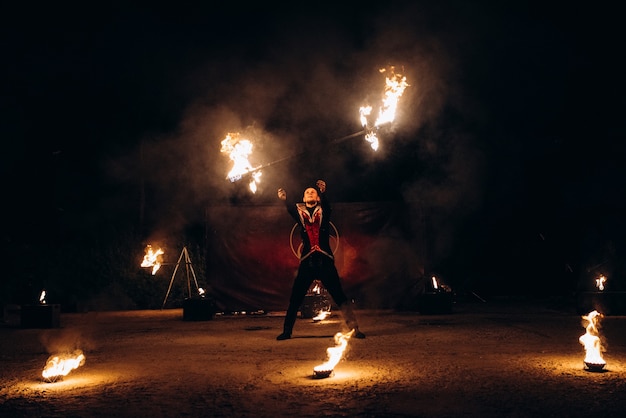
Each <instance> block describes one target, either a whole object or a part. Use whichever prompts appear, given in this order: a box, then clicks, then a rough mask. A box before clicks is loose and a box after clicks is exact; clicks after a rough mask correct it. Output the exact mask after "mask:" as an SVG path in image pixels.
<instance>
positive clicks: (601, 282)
mask: <svg viewBox="0 0 626 418" xmlns="http://www.w3.org/2000/svg"><path fill="white" fill-rule="evenodd" d="M604 283H606V276H605V275H604V274H601V275H600V276H598V278H596V287H597V288H598V290H604Z"/></svg>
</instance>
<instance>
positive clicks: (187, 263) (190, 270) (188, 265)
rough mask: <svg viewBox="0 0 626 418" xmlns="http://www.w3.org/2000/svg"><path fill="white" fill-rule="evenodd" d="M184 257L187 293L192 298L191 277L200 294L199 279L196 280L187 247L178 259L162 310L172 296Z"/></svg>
mask: <svg viewBox="0 0 626 418" xmlns="http://www.w3.org/2000/svg"><path fill="white" fill-rule="evenodd" d="M183 257H185V271H186V273H187V293H188V295H189V297H190V298H191V277H193V282H194V284H195V285H196V290H197V291H198V293H200V287H199V286H198V279H197V278H196V272H195V271H194V270H193V266H192V265H191V258H189V251H187V247H183V250H182V251H181V252H180V257H178V261H177V262H176V267H175V268H174V272H173V273H172V278H171V279H170V285H169V287H168V288H167V293H166V294H165V299H163V306H161V309H163V308H164V307H165V303H166V302H167V298H168V296H169V295H170V291H171V290H172V284H173V283H174V278H175V277H176V272H178V267H180V262H181V260H182V259H183ZM190 273H191V275H190Z"/></svg>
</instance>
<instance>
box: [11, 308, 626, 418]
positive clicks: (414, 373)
mask: <svg viewBox="0 0 626 418" xmlns="http://www.w3.org/2000/svg"><path fill="white" fill-rule="evenodd" d="M183 313H184V312H183V310H182V309H166V310H154V311H152V310H143V311H121V312H87V313H62V314H61V315H60V326H59V327H57V328H48V329H37V328H33V329H27V328H21V327H19V326H18V327H16V326H9V325H7V324H5V325H4V326H3V327H1V328H0V336H1V338H0V377H1V384H0V416H7V417H9V416H10V417H111V416H118V417H140V416H141V417H146V416H149V417H174V416H176V417H288V416H289V417H380V416H385V417H537V416H553V417H590V416H602V417H618V416H620V417H621V416H623V415H624V412H625V411H626V379H625V377H626V332H625V331H626V329H625V325H626V317H624V316H608V315H607V316H605V317H604V318H603V321H602V323H601V325H602V328H601V335H602V337H603V339H604V344H605V347H606V351H605V352H604V359H605V360H606V362H607V364H606V367H605V369H604V370H603V371H602V372H591V371H587V370H585V368H584V363H583V359H584V356H585V352H584V348H583V346H582V345H581V344H580V343H579V341H578V338H579V337H580V336H581V335H582V334H584V332H585V329H584V327H583V321H582V318H581V316H580V315H578V314H576V313H575V312H574V311H573V310H570V309H562V308H554V307H547V306H544V305H543V304H541V303H529V302H519V301H516V302H511V301H499V302H495V303H494V302H486V303H472V302H467V303H456V304H455V305H454V306H453V310H452V313H448V314H438V315H423V314H420V313H418V312H396V311H387V310H358V309H357V311H356V313H357V314H358V317H359V321H360V324H361V329H362V331H364V332H365V333H366V335H367V338H366V339H363V340H357V339H351V340H349V342H348V347H347V349H346V351H345V352H344V356H343V359H342V360H341V361H340V362H339V363H338V364H337V366H336V367H335V369H334V372H333V374H332V375H331V376H330V377H328V378H323V379H320V378H314V376H313V368H314V367H315V366H316V365H319V364H321V363H323V362H325V361H326V360H327V355H326V350H327V348H328V347H332V346H334V340H333V335H334V334H335V333H336V332H338V331H342V320H341V316H340V313H335V314H333V315H332V316H331V317H330V318H328V319H326V320H324V321H321V322H314V321H313V320H311V319H305V318H299V319H298V321H297V323H296V327H295V329H294V334H293V338H292V339H290V340H286V341H276V339H275V338H276V336H277V335H278V334H279V333H280V331H281V329H282V321H283V315H284V313H280V312H278V313H265V314H257V315H250V314H246V315H242V314H240V315H219V314H218V315H216V316H215V317H214V318H212V319H210V320H202V321H189V320H183ZM74 349H80V350H82V351H83V353H84V355H85V357H86V360H85V363H84V364H83V365H82V366H80V367H78V368H77V369H75V370H73V371H72V372H71V373H69V374H68V375H67V376H66V377H64V378H63V379H59V380H57V381H56V382H48V381H46V380H45V379H43V378H42V376H41V373H42V370H43V367H44V365H45V364H46V361H47V359H48V357H49V356H50V355H51V354H61V353H63V352H67V351H68V350H74Z"/></svg>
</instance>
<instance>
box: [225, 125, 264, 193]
mask: <svg viewBox="0 0 626 418" xmlns="http://www.w3.org/2000/svg"><path fill="white" fill-rule="evenodd" d="M252 148H253V147H252V142H251V141H250V140H248V139H243V138H241V137H240V135H239V134H238V133H228V134H227V135H226V138H224V139H223V140H222V149H221V152H222V153H227V154H228V157H229V158H230V159H231V161H232V162H233V166H232V168H231V170H230V171H229V172H228V175H227V176H226V177H227V178H228V179H229V180H230V181H231V182H235V181H237V180H239V179H241V178H242V177H243V175H244V174H247V173H251V177H252V178H251V180H250V184H249V187H250V190H251V191H252V193H256V191H257V183H259V182H260V178H261V172H260V171H254V167H252V164H250V161H249V160H248V157H249V156H250V154H252Z"/></svg>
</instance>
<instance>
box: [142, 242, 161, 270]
mask: <svg viewBox="0 0 626 418" xmlns="http://www.w3.org/2000/svg"><path fill="white" fill-rule="evenodd" d="M163 254H164V252H163V250H162V249H160V248H159V249H158V250H156V251H155V250H153V249H152V245H147V246H146V255H144V256H143V261H142V262H141V267H152V275H153V276H154V275H155V274H156V272H157V271H159V269H160V268H161V262H162V260H163V257H162V256H163Z"/></svg>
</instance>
